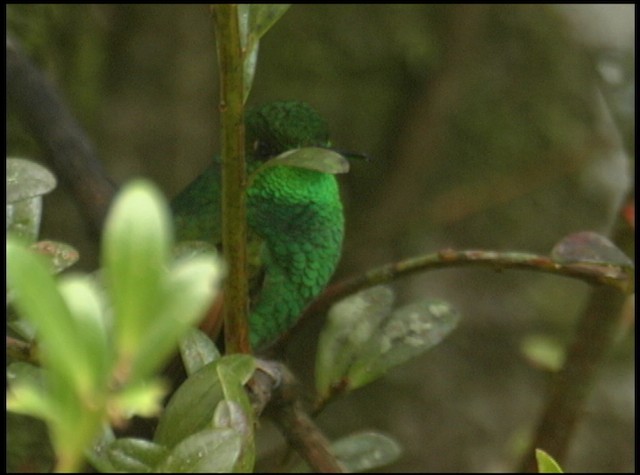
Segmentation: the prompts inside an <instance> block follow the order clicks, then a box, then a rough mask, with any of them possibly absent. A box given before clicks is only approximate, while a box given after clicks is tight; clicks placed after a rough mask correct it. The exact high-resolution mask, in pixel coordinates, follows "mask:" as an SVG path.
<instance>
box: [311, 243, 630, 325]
mask: <svg viewBox="0 0 640 475" xmlns="http://www.w3.org/2000/svg"><path fill="white" fill-rule="evenodd" d="M472 266H474V267H489V268H491V269H493V270H495V271H498V272H502V271H504V270H508V269H519V270H528V271H533V272H543V273H546V274H554V275H559V276H563V277H570V278H574V279H580V280H583V281H585V282H587V283H590V284H592V285H606V286H609V287H612V288H614V289H616V290H617V291H621V292H624V293H631V292H633V286H634V283H633V278H634V276H633V272H632V271H630V270H628V269H626V268H622V267H617V266H608V265H592V264H583V263H566V264H562V263H558V262H556V261H554V260H552V259H551V258H549V257H547V256H541V255H537V254H528V253H522V252H496V251H485V250H463V251H456V250H454V249H445V250H442V251H439V252H436V253H434V254H427V255H424V256H418V257H413V258H410V259H406V260H403V261H399V262H394V263H391V264H387V265H384V266H382V267H378V268H375V269H372V270H370V271H368V272H365V273H364V274H361V275H358V276H356V277H352V278H350V279H346V280H343V281H341V282H338V283H336V284H334V285H331V286H329V287H328V288H327V289H326V290H325V291H324V292H323V293H322V294H321V295H320V296H319V297H318V298H317V299H316V300H315V301H314V302H313V303H312V304H311V305H310V306H309V307H307V309H306V310H305V312H304V314H303V317H307V316H308V315H312V314H316V313H321V312H324V311H326V310H327V309H328V308H329V307H330V306H331V305H332V304H333V303H335V302H337V301H338V300H340V299H342V298H344V297H346V296H347V295H351V294H353V293H355V292H359V291H360V290H363V289H366V288H369V287H373V286H375V285H380V284H384V283H389V282H392V281H394V280H396V279H399V278H401V277H406V276H409V275H412V274H416V273H419V272H427V271H431V270H437V269H451V268H458V267H472Z"/></svg>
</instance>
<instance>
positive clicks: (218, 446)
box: [156, 429, 241, 473]
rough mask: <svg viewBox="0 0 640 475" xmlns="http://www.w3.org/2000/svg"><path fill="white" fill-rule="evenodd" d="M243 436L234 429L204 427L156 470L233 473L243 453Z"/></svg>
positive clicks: (177, 446)
mask: <svg viewBox="0 0 640 475" xmlns="http://www.w3.org/2000/svg"><path fill="white" fill-rule="evenodd" d="M240 446H241V441H240V435H239V434H238V433H237V432H236V431H234V430H233V429H205V430H203V431H200V432H197V433H195V434H193V435H191V436H189V437H187V438H186V439H184V440H183V441H182V442H180V443H179V444H178V445H176V446H175V447H174V448H173V450H172V451H171V453H170V454H169V456H168V457H167V458H166V459H165V461H164V462H163V463H161V464H160V465H159V466H158V467H156V470H157V471H158V472H161V473H186V472H196V473H210V472H231V471H232V470H233V467H234V465H235V464H236V460H237V459H238V456H239V455H240Z"/></svg>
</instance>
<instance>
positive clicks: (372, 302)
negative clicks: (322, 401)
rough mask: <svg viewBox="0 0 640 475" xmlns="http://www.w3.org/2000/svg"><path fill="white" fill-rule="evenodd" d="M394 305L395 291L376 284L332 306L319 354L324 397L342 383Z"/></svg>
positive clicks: (319, 387)
mask: <svg viewBox="0 0 640 475" xmlns="http://www.w3.org/2000/svg"><path fill="white" fill-rule="evenodd" d="M392 305H393V292H392V290H391V289H390V288H389V287H386V286H376V287H372V288H370V289H366V290H363V291H362V292H358V293H357V294H355V295H352V296H350V297H347V298H345V299H343V300H341V301H340V302H338V303H336V304H335V305H333V306H332V307H331V309H330V310H329V315H328V318H327V324H326V325H325V327H324V329H323V330H322V333H321V334H320V339H319V342H318V351H317V354H316V355H317V356H316V374H315V377H316V389H317V392H318V394H319V395H320V397H322V398H325V397H327V396H328V395H329V394H330V392H331V390H332V387H335V386H338V385H340V384H341V381H342V380H343V378H344V377H345V376H346V374H347V372H348V370H349V367H350V366H351V365H352V364H353V362H354V360H355V359H356V357H357V355H358V354H359V353H360V352H361V351H362V348H363V346H365V345H366V344H367V343H368V342H369V341H370V340H371V338H372V336H373V335H374V334H375V333H376V332H377V331H378V329H379V327H380V324H381V322H382V320H383V319H384V318H385V317H386V316H387V315H388V314H389V313H390V312H391V307H392Z"/></svg>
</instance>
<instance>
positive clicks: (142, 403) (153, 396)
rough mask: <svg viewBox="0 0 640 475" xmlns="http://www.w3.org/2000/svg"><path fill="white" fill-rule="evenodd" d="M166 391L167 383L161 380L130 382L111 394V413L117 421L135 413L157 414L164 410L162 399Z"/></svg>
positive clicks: (146, 415) (145, 415)
mask: <svg viewBox="0 0 640 475" xmlns="http://www.w3.org/2000/svg"><path fill="white" fill-rule="evenodd" d="M166 393H167V388H166V385H165V384H164V382H163V381H160V380H155V381H149V380H144V381H142V382H136V383H132V384H131V383H130V384H128V385H126V386H125V387H124V388H123V389H121V390H120V391H118V392H117V393H116V394H114V395H112V396H111V398H110V400H109V415H110V416H111V418H112V419H115V420H116V421H120V420H123V419H129V418H131V417H133V416H135V415H138V416H141V417H153V416H156V415H158V414H159V413H160V411H161V410H162V399H163V398H164V396H165V394H166Z"/></svg>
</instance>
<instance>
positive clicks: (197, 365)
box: [180, 328, 220, 376]
mask: <svg viewBox="0 0 640 475" xmlns="http://www.w3.org/2000/svg"><path fill="white" fill-rule="evenodd" d="M180 356H181V357H182V362H183V363H184V366H185V369H186V370H187V374H188V375H189V376H191V375H192V374H194V373H195V372H197V371H198V370H199V369H201V368H202V367H204V366H206V365H208V364H209V363H211V362H212V361H215V360H217V359H218V358H220V351H219V350H218V348H217V347H216V345H215V343H214V342H213V341H211V338H209V337H208V336H207V335H206V334H205V333H204V332H202V331H201V330H199V329H197V328H192V329H190V330H189V332H188V333H187V334H186V335H185V337H184V338H182V339H181V340H180Z"/></svg>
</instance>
